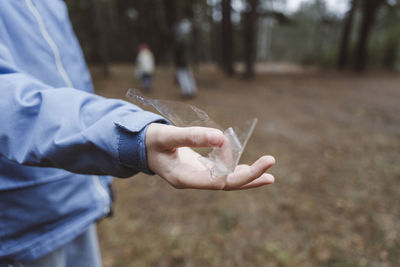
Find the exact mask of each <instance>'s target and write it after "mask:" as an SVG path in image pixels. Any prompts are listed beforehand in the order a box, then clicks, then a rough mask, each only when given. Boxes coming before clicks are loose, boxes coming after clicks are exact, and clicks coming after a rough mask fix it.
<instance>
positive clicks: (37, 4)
mask: <svg viewBox="0 0 400 267" xmlns="http://www.w3.org/2000/svg"><path fill="white" fill-rule="evenodd" d="M0 91H1V98H0V123H1V127H0V266H7V267H10V266H24V267H33V266H35V267H36V266H40V267H47V266H51V267H60V266H64V267H65V266H74V267H80V266H82V267H83V266H85V267H87V266H91V267H98V266H101V257H100V251H99V246H98V242H97V235H96V226H95V222H96V221H97V220H99V219H101V218H103V217H104V216H106V215H107V214H108V213H109V211H110V206H111V202H112V200H111V198H110V191H109V185H110V183H111V181H112V178H111V177H110V176H109V175H112V176H117V177H130V176H132V175H134V174H136V173H138V172H144V173H148V174H158V175H159V176H160V177H162V178H163V179H165V180H166V181H167V182H168V183H169V184H171V185H172V186H173V187H175V188H195V189H215V190H235V189H248V188H253V187H259V186H263V185H267V184H270V183H272V182H273V181H274V178H273V177H272V176H271V175H269V174H266V173H265V171H266V170H267V169H268V168H269V167H270V166H272V165H273V164H274V159H273V157H270V156H263V157H261V158H260V159H258V160H257V161H256V162H255V163H254V164H253V165H251V166H248V165H241V166H238V168H237V169H236V170H235V171H234V172H233V173H231V174H229V175H228V176H227V177H226V178H224V179H222V180H221V179H213V178H212V177H211V174H210V171H209V170H208V169H206V168H205V167H204V165H202V164H201V163H200V162H199V160H198V157H199V155H198V154H197V153H195V152H194V151H193V150H192V149H190V148H189V147H220V146H222V145H223V144H224V143H225V142H226V139H225V137H224V135H223V134H222V132H220V131H219V130H216V129H211V128H203V127H187V128H179V127H174V126H171V125H166V124H168V122H167V121H166V120H165V119H164V118H162V117H161V116H159V115H156V114H154V113H151V112H147V111H144V110H142V109H140V108H138V107H137V106H135V105H133V104H131V103H128V102H125V101H122V100H117V99H109V98H104V97H101V96H98V95H96V94H94V91H93V85H92V81H91V77H90V74H89V71H88V69H87V66H86V63H85V61H84V57H83V54H82V51H81V49H80V47H79V44H78V41H77V39H76V37H75V34H74V33H73V30H72V27H71V24H70V21H69V18H68V12H67V8H66V6H65V3H64V2H63V1H54V0H18V1H16V0H3V1H0Z"/></svg>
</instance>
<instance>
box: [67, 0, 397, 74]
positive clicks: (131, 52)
mask: <svg viewBox="0 0 400 267" xmlns="http://www.w3.org/2000/svg"><path fill="white" fill-rule="evenodd" d="M66 3H67V5H68V7H69V10H70V17H71V20H72V22H73V25H74V28H75V31H76V32H77V35H78V38H79V40H80V42H81V45H82V47H83V50H84V53H85V55H86V57H87V60H88V61H89V62H93V63H102V65H103V67H104V73H105V74H107V73H108V72H109V71H108V67H107V66H108V63H109V62H115V61H118V62H123V61H128V62H133V61H134V60H135V58H136V54H137V49H138V46H139V45H140V44H141V43H147V44H149V46H150V48H151V49H152V51H153V52H154V55H155V58H156V61H157V63H158V64H172V63H173V62H174V55H175V53H176V49H177V47H176V44H177V42H176V34H175V28H176V25H177V24H178V23H179V22H180V21H182V20H184V19H185V20H188V21H189V22H190V23H191V32H190V40H189V41H188V45H189V47H190V49H189V51H190V55H189V58H190V59H191V62H192V64H199V63H204V62H212V63H216V64H217V65H218V66H220V68H221V70H223V71H224V72H225V73H226V74H227V75H232V74H234V73H235V72H238V70H242V74H243V75H244V77H246V78H252V77H253V76H254V68H255V64H256V63H262V62H294V63H299V64H306V65H317V66H323V67H328V68H329V67H332V68H333V67H338V68H339V69H340V70H344V69H351V70H355V71H364V70H366V69H367V68H375V69H376V68H385V69H388V70H398V69H399V67H400V66H399V58H398V54H399V44H400V40H399V36H400V1H399V0H348V3H347V10H335V9H332V8H328V5H327V2H326V1H325V0H304V1H301V4H300V5H299V6H298V8H297V9H296V10H289V9H288V8H287V3H288V1H287V0H207V1H201V0H188V1H178V0H98V1H95V0H79V1H77V0H75V1H73V0H66Z"/></svg>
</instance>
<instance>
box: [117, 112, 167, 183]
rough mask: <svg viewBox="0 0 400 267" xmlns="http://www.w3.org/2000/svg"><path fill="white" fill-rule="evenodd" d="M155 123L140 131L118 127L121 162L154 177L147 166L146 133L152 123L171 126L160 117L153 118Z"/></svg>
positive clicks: (145, 126)
mask: <svg viewBox="0 0 400 267" xmlns="http://www.w3.org/2000/svg"><path fill="white" fill-rule="evenodd" d="M153 119H154V120H153V121H150V122H148V123H147V124H145V125H144V126H143V127H142V129H140V130H139V131H138V130H137V129H135V130H134V131H132V130H133V129H129V128H127V127H121V125H118V126H119V127H118V131H119V134H120V137H119V144H118V150H119V160H120V162H121V164H122V165H124V166H126V167H129V168H130V169H133V170H135V171H136V172H144V173H147V174H152V175H154V172H152V171H151V170H150V169H149V167H148V165H147V155H146V131H147V128H148V126H149V125H150V124H151V123H154V122H156V123H164V124H170V123H169V122H168V121H167V120H165V119H163V118H162V117H160V116H158V115H157V117H154V118H153Z"/></svg>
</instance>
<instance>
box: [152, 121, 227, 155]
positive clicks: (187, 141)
mask: <svg viewBox="0 0 400 267" xmlns="http://www.w3.org/2000/svg"><path fill="white" fill-rule="evenodd" d="M152 126H153V125H150V126H149V129H148V131H149V130H150V131H152V128H153V127H152ZM154 128H158V129H157V130H156V132H158V133H157V134H156V136H157V138H156V140H155V144H156V145H158V146H161V147H162V148H165V149H172V148H178V147H220V146H222V145H223V144H224V141H225V136H224V134H223V133H222V132H221V131H220V130H218V129H214V128H206V127H175V126H171V125H162V124H159V125H157V126H156V127H154ZM154 128H153V129H154ZM154 130H155V129H154ZM154 134H155V133H154ZM151 135H152V134H150V136H151ZM148 137H149V136H148ZM149 141H150V140H149Z"/></svg>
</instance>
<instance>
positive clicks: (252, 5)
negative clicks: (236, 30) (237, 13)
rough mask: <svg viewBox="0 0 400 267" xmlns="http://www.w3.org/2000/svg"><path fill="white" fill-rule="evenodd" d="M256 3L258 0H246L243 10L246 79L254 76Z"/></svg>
mask: <svg viewBox="0 0 400 267" xmlns="http://www.w3.org/2000/svg"><path fill="white" fill-rule="evenodd" d="M258 5H259V0H247V6H248V7H247V10H246V12H245V18H244V29H243V30H244V34H243V42H244V43H243V47H244V60H245V64H246V70H245V73H244V78H246V79H252V78H253V77H254V65H255V61H256V50H257V47H256V46H257V22H258V13H257V8H258Z"/></svg>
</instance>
